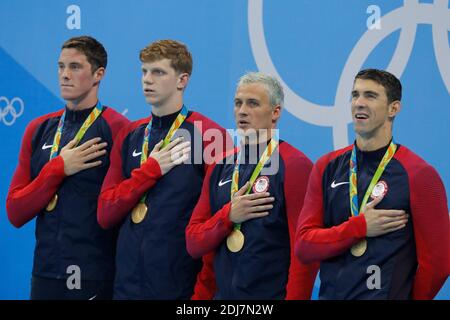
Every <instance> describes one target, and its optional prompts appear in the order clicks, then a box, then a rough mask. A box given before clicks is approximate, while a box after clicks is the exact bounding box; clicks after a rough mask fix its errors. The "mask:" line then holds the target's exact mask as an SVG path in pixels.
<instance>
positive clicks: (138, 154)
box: [133, 149, 142, 157]
mask: <svg viewBox="0 0 450 320" xmlns="http://www.w3.org/2000/svg"><path fill="white" fill-rule="evenodd" d="M141 154H142V151H141V152H136V149H134V150H133V157H138V156H140V155H141Z"/></svg>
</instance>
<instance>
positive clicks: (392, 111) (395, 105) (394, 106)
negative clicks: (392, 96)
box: [389, 100, 402, 118]
mask: <svg viewBox="0 0 450 320" xmlns="http://www.w3.org/2000/svg"><path fill="white" fill-rule="evenodd" d="M401 109H402V104H401V102H400V101H398V100H396V101H393V102H391V103H390V104H389V117H390V118H395V116H396V115H397V114H398V113H399V112H400V110H401Z"/></svg>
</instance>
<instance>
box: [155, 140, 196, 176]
mask: <svg viewBox="0 0 450 320" xmlns="http://www.w3.org/2000/svg"><path fill="white" fill-rule="evenodd" d="M183 139H184V138H183V137H179V138H176V139H175V140H173V141H171V142H170V143H169V144H168V145H167V146H166V147H165V148H163V149H161V147H162V144H163V141H164V140H161V141H160V142H158V143H157V144H156V145H155V147H154V148H153V150H152V152H151V153H150V157H152V158H153V159H155V160H156V161H157V162H158V164H159V167H160V168H161V174H162V175H165V174H166V173H167V172H169V171H170V170H171V169H172V168H173V167H175V166H177V165H179V164H182V163H183V162H185V161H186V160H188V159H189V156H190V152H191V142H190V141H186V142H182V141H183Z"/></svg>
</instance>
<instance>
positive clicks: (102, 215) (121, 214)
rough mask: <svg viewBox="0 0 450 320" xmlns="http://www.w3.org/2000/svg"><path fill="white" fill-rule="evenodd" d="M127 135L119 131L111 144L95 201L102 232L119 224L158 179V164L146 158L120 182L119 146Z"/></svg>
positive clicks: (120, 157)
mask: <svg viewBox="0 0 450 320" xmlns="http://www.w3.org/2000/svg"><path fill="white" fill-rule="evenodd" d="M129 132H130V127H126V128H124V129H122V130H121V131H120V132H119V134H118V137H117V139H116V141H115V142H114V146H113V149H112V151H111V155H110V166H109V169H108V173H107V174H106V177H105V180H104V181H103V185H102V191H101V193H100V196H99V198H98V208H97V219H98V222H99V224H100V226H102V227H103V228H105V229H107V228H111V227H113V226H115V225H117V224H118V223H119V222H121V221H122V220H123V218H125V216H126V215H127V214H128V212H130V210H131V209H132V208H133V207H134V206H135V205H136V204H137V203H138V202H139V200H140V199H141V198H142V196H143V195H144V193H146V192H147V191H148V190H149V189H150V188H152V187H153V186H154V185H155V183H156V181H157V180H158V179H159V178H160V177H161V169H160V167H159V164H158V162H157V161H156V160H155V159H153V158H151V157H149V158H148V159H147V161H146V162H145V163H143V164H142V165H141V167H139V168H137V169H134V170H133V171H132V172H131V177H130V178H129V179H125V178H124V176H123V174H122V170H123V168H122V145H123V142H124V139H125V138H126V137H127V136H128V134H129ZM130 191H132V192H130Z"/></svg>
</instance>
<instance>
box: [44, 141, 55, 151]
mask: <svg viewBox="0 0 450 320" xmlns="http://www.w3.org/2000/svg"><path fill="white" fill-rule="evenodd" d="M51 147H53V145H52V144H51V145H47V143H44V145H43V146H42V150H45V149H49V148H51Z"/></svg>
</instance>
